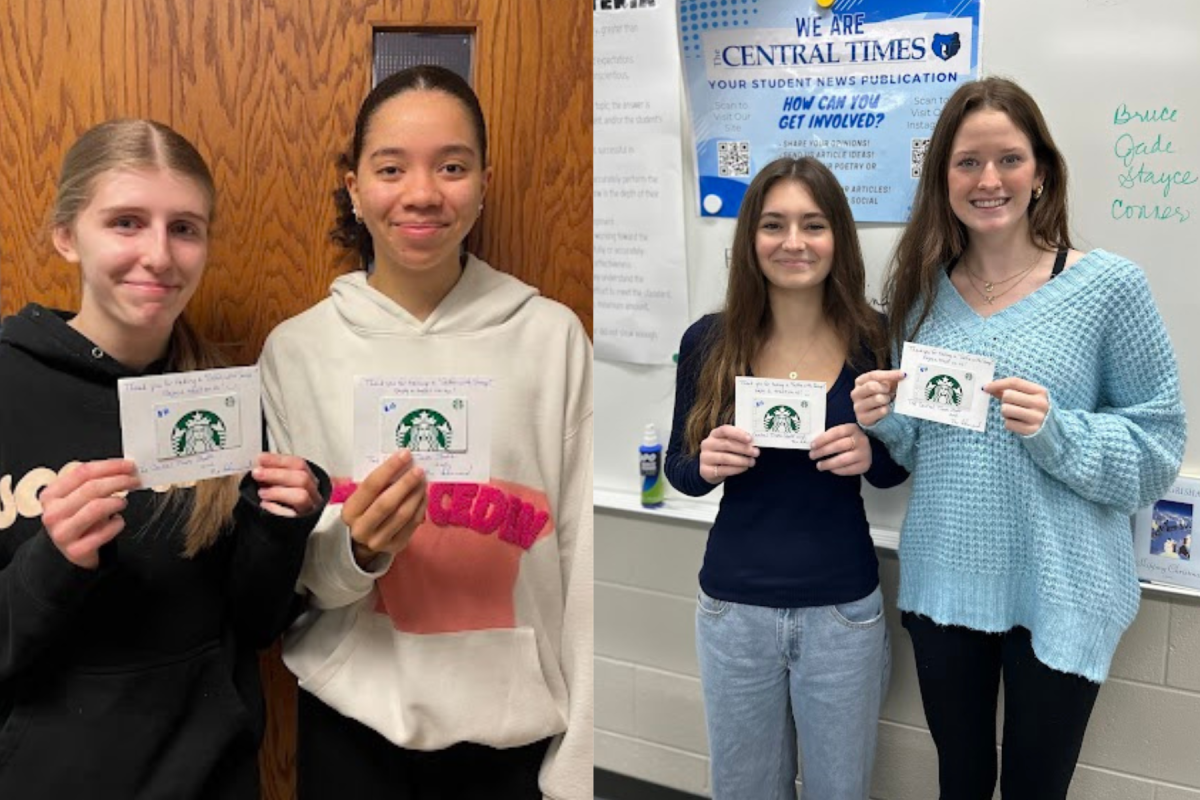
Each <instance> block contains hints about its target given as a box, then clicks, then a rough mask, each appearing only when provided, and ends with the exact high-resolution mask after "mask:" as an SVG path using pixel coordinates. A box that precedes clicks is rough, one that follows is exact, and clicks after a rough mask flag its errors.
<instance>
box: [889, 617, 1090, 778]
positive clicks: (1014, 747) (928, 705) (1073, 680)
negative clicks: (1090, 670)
mask: <svg viewBox="0 0 1200 800" xmlns="http://www.w3.org/2000/svg"><path fill="white" fill-rule="evenodd" d="M903 623H904V627H905V628H907V629H908V633H909V636H911V637H912V643H913V650H914V652H915V653H916V660H917V680H918V681H919V683H920V685H921V702H922V704H923V705H924V706H925V717H926V719H927V720H928V722H929V731H930V733H932V734H933V741H934V744H936V745H937V750H938V778H939V781H940V785H941V800H990V799H991V797H992V792H993V790H994V789H995V786H996V705H997V698H998V695H999V691H1000V689H999V687H1000V676H1001V674H1003V676H1004V747H1003V751H1002V764H1003V769H1002V771H1001V777H1000V793H1001V796H1002V797H1004V798H1005V800H1063V798H1065V797H1066V796H1067V788H1068V787H1069V786H1070V785H1071V776H1072V775H1073V774H1074V772H1075V762H1076V761H1077V760H1078V759H1079V748H1080V746H1081V745H1082V744H1083V734H1084V731H1085V730H1086V729H1087V723H1088V718H1089V717H1090V716H1091V714H1092V706H1093V705H1094V704H1095V702H1096V695H1097V693H1098V692H1099V691H1100V684H1098V683H1092V682H1091V681H1089V680H1087V679H1086V678H1083V677H1080V676H1078V675H1068V674H1066V673H1063V672H1057V671H1055V670H1053V669H1050V668H1049V667H1047V666H1046V665H1045V664H1043V663H1041V662H1040V661H1038V660H1037V658H1036V657H1035V656H1034V654H1033V646H1032V644H1031V643H1030V640H1029V631H1027V630H1025V629H1024V628H1014V629H1012V630H1011V631H1008V632H1007V633H981V632H979V631H973V630H970V629H968V628H960V627H955V626H941V625H937V624H935V623H934V622H933V621H932V620H930V619H928V618H927V617H922V616H919V615H916V614H911V613H908V612H905V613H904V615H903Z"/></svg>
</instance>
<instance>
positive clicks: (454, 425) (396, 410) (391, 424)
mask: <svg viewBox="0 0 1200 800" xmlns="http://www.w3.org/2000/svg"><path fill="white" fill-rule="evenodd" d="M381 406H382V410H381V413H380V421H381V423H382V425H383V427H382V429H381V430H380V431H379V440H380V442H385V443H386V442H387V441H389V440H391V441H392V442H394V443H395V445H396V447H397V448H407V449H409V450H412V451H414V452H421V453H437V452H444V453H465V452H467V398H465V397H385V398H383V400H382V401H381Z"/></svg>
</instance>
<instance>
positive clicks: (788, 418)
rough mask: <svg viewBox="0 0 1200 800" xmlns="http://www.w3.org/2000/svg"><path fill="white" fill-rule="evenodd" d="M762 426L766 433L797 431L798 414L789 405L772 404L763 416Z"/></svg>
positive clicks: (798, 429) (798, 424) (798, 427)
mask: <svg viewBox="0 0 1200 800" xmlns="http://www.w3.org/2000/svg"><path fill="white" fill-rule="evenodd" d="M805 405H807V404H805ZM763 428H764V429H765V430H766V432H767V433H778V434H789V433H799V432H800V415H799V414H798V413H796V410H795V409H794V408H791V407H789V406H774V407H773V408H771V410H770V411H768V412H767V414H766V416H764V417H763Z"/></svg>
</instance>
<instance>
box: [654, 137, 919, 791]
mask: <svg viewBox="0 0 1200 800" xmlns="http://www.w3.org/2000/svg"><path fill="white" fill-rule="evenodd" d="M865 285H866V272H865V269H864V267H863V259H862V251H861V249H860V247H859V244H858V238H857V234H856V231H855V228H854V221H853V218H852V216H851V213H850V206H849V204H848V203H847V201H846V197H845V195H844V194H843V192H842V189H841V186H840V185H839V184H838V181H837V179H836V178H835V177H834V176H833V174H832V173H830V171H829V170H828V169H827V168H826V167H825V166H824V165H823V164H821V163H820V162H819V161H817V160H815V159H811V158H802V159H791V158H783V159H779V160H777V161H774V162H772V163H771V164H768V165H767V166H766V167H765V168H764V169H763V170H762V171H761V172H760V173H759V174H758V175H757V176H756V177H755V178H754V180H753V182H752V183H751V184H750V187H749V188H748V190H747V192H746V196H745V199H744V200H743V201H742V207H741V212H740V214H739V216H738V221H737V228H736V232H735V235H734V243H733V253H732V258H731V264H730V272H729V286H728V290H727V293H726V300H725V308H724V309H723V310H722V312H721V313H719V314H714V315H709V316H706V317H704V318H703V319H701V320H700V321H698V322H696V323H695V324H694V325H692V326H691V327H690V328H689V329H688V331H687V332H686V333H685V334H684V336H683V342H682V344H681V345H680V350H679V374H678V379H677V384H676V393H675V418H674V424H673V426H672V431H671V442H670V446H669V448H668V453H667V462H666V474H667V478H668V480H670V482H671V484H672V485H673V486H675V488H677V489H679V490H680V491H682V492H684V493H686V494H689V495H703V494H706V493H708V492H710V491H712V489H713V488H714V487H715V486H717V485H718V484H721V483H724V484H725V494H724V497H723V498H722V500H721V507H720V510H719V512H718V514H717V520H716V523H715V524H714V525H713V528H712V530H711V532H710V533H709V538H708V547H707V550H706V552H705V556H704V566H703V568H702V569H701V571H700V588H701V592H700V596H699V607H698V610H697V615H696V640H697V650H698V655H699V661H700V678H701V683H702V685H703V689H704V703H705V711H706V715H707V718H708V736H709V746H710V750H711V754H712V772H713V776H712V777H713V797H714V798H718V800H719V799H720V798H723V797H782V796H793V794H794V788H793V787H794V782H795V780H796V766H797V765H796V739H797V735H799V739H800V746H801V748H802V751H803V753H802V755H803V759H804V782H803V783H804V790H805V796H806V797H809V798H821V799H822V800H843V799H845V800H850V799H851V798H854V799H856V800H861V798H865V797H866V796H867V790H868V788H869V785H870V777H871V764H872V761H873V759H874V753H875V730H876V726H877V720H878V716H879V707H880V704H881V702H882V699H883V694H884V691H885V687H886V683H887V674H888V668H889V656H888V642H887V630H886V627H885V625H884V621H883V600H882V595H881V593H880V590H879V576H878V568H879V565H878V562H877V560H876V557H875V550H874V546H873V544H872V541H871V536H870V532H869V529H868V525H867V519H866V515H865V513H864V511H863V504H862V497H861V495H860V487H861V481H860V477H859V476H861V475H865V476H866V478H867V480H868V481H870V482H871V483H872V484H873V485H875V486H878V487H881V488H882V487H890V486H894V485H896V484H898V483H900V482H902V481H903V480H904V479H905V477H906V476H907V473H905V471H904V470H903V469H901V468H900V467H898V466H897V465H896V464H895V463H894V462H893V461H892V460H891V458H890V457H889V456H888V455H887V452H886V450H884V449H883V448H882V447H880V446H879V445H878V444H877V443H875V442H873V441H872V440H869V439H868V438H867V437H866V436H865V435H864V434H863V432H862V431H861V430H860V429H859V427H858V425H857V424H856V423H855V421H854V409H853V406H852V404H851V401H850V390H851V389H852V388H853V386H854V380H855V377H856V376H857V375H859V374H860V373H861V372H863V371H868V370H872V369H876V368H878V367H880V365H882V364H883V363H884V360H885V352H886V344H885V334H884V329H883V322H882V320H881V319H880V317H879V315H878V314H877V313H876V312H875V311H874V310H873V309H872V308H871V307H870V305H869V304H868V303H867V301H866V299H865V297H864V291H865ZM739 375H754V376H758V377H764V378H782V379H789V378H790V379H792V380H808V381H822V382H824V383H825V384H826V385H827V386H828V387H829V390H828V394H827V397H826V419H825V428H826V430H825V432H824V433H822V434H820V435H819V436H817V437H815V438H814V439H813V441H812V449H811V450H808V451H804V450H784V449H765V448H763V449H760V448H758V447H756V446H755V445H754V441H753V437H752V436H751V434H750V433H749V432H747V431H745V430H742V429H740V428H737V427H735V426H734V425H732V424H731V423H732V422H733V405H734V378H735V377H737V376H739Z"/></svg>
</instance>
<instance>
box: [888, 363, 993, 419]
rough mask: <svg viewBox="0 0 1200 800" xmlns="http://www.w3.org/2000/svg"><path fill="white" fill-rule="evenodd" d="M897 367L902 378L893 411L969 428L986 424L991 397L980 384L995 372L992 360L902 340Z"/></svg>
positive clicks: (988, 380) (989, 380)
mask: <svg viewBox="0 0 1200 800" xmlns="http://www.w3.org/2000/svg"><path fill="white" fill-rule="evenodd" d="M900 369H902V370H903V371H904V372H905V374H906V377H905V378H904V380H902V381H901V382H900V384H899V386H897V387H896V405H895V411H896V413H897V414H905V415H907V416H910V417H917V418H918V419H927V420H930V421H932V422H941V423H943V424H945V425H954V426H956V427H959V428H968V429H970V430H973V431H983V430H984V429H985V428H986V427H987V413H988V401H989V400H990V399H991V398H990V397H989V396H988V395H986V394H984V392H983V386H984V385H985V384H987V383H990V382H991V380H992V377H993V376H994V375H995V372H996V362H995V361H994V360H993V359H990V358H986V357H984V356H977V355H973V354H971V353H961V352H957V351H954V350H943V349H942V348H940V347H928V346H926V345H920V344H914V343H913V342H905V343H904V349H903V351H902V352H901V356H900Z"/></svg>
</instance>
